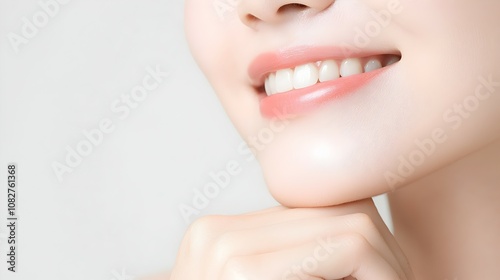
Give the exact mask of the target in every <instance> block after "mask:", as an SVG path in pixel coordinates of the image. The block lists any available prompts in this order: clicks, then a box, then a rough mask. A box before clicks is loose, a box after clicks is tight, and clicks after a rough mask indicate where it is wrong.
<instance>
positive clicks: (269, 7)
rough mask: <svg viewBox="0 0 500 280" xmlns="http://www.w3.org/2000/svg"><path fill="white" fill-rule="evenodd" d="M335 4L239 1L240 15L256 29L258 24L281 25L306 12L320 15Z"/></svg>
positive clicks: (327, 1)
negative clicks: (290, 18) (280, 23)
mask: <svg viewBox="0 0 500 280" xmlns="http://www.w3.org/2000/svg"><path fill="white" fill-rule="evenodd" d="M333 2H335V0H239V3H238V15H239V17H240V20H241V21H242V22H243V23H244V24H245V25H247V26H248V27H250V28H253V29H255V28H256V26H257V25H258V23H261V22H266V23H279V22H280V21H283V20H284V19H285V18H288V17H289V16H291V15H293V14H299V13H301V12H304V11H305V10H309V11H310V12H312V13H319V12H321V11H323V10H325V9H327V8H328V7H330V6H331V5H332V4H333Z"/></svg>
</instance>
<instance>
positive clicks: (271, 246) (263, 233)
mask: <svg viewBox="0 0 500 280" xmlns="http://www.w3.org/2000/svg"><path fill="white" fill-rule="evenodd" d="M345 234H359V235H362V236H363V238H364V239H365V240H367V241H368V242H369V243H370V244H371V246H373V247H374V248H375V249H376V250H377V251H378V252H379V253H380V255H381V256H382V257H383V258H384V259H385V260H386V261H388V262H389V263H390V264H391V265H393V266H394V267H395V268H397V269H398V270H401V271H402V268H401V267H400V265H399V262H398V259H396V257H395V256H394V253H393V251H392V249H391V248H390V247H389V246H388V245H387V243H386V241H385V240H384V238H383V237H382V235H381V234H380V232H379V231H378V229H377V228H376V226H375V225H374V224H373V222H372V221H371V218H370V217H369V216H368V215H366V214H351V215H346V216H339V217H322V218H312V219H304V220H296V221H291V222H288V223H281V224H275V225H270V226H264V227H259V228H254V229H248V230H238V231H232V232H227V233H225V234H223V235H221V236H220V237H219V238H217V239H216V240H215V242H214V245H213V247H212V252H213V253H212V254H211V255H212V258H213V261H214V262H216V263H223V262H224V261H225V260H227V259H229V258H231V257H234V256H244V255H256V254H265V253H269V252H273V251H280V250H284V249H287V248H291V247H294V246H298V245H300V244H304V243H307V242H313V241H318V240H321V238H319V237H322V236H337V235H345ZM323 242H327V241H323ZM216 269H217V267H216V266H213V267H212V269H211V270H212V271H213V273H217V272H216Z"/></svg>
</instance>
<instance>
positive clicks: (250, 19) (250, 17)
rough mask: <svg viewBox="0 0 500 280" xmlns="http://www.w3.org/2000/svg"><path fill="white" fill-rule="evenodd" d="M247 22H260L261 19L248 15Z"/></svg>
mask: <svg viewBox="0 0 500 280" xmlns="http://www.w3.org/2000/svg"><path fill="white" fill-rule="evenodd" d="M245 20H246V22H255V21H258V20H259V18H257V17H256V16H254V15H251V14H247V15H246V16H245Z"/></svg>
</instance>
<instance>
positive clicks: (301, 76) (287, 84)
mask: <svg viewBox="0 0 500 280" xmlns="http://www.w3.org/2000/svg"><path fill="white" fill-rule="evenodd" d="M398 60H399V56H395V55H389V56H385V57H380V56H377V57H371V58H365V59H360V58H347V59H344V60H343V61H341V62H340V63H338V62H337V61H335V60H325V61H320V62H316V63H307V64H304V65H299V66H297V67H295V68H294V69H292V68H287V69H281V70H278V71H276V72H274V73H270V74H269V75H268V76H267V78H266V81H265V84H264V86H265V90H266V93H267V95H271V94H276V93H282V92H287V91H290V90H293V89H301V88H305V87H310V86H312V85H315V84H316V83H318V82H320V83H321V82H327V81H332V80H335V79H338V78H340V77H348V76H352V75H356V74H361V73H363V72H364V73H366V72H370V71H373V70H376V69H379V68H382V67H383V66H388V65H390V64H393V63H395V62H397V61H398ZM363 65H364V66H363Z"/></svg>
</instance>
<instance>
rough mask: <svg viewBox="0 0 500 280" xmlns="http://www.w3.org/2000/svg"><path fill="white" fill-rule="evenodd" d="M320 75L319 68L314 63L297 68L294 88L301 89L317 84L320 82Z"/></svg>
mask: <svg viewBox="0 0 500 280" xmlns="http://www.w3.org/2000/svg"><path fill="white" fill-rule="evenodd" d="M318 75H319V74H318V67H316V65H315V64H314V63H309V64H305V65H301V66H297V67H295V71H294V73H293V88H295V89H300V88H305V87H309V86H312V85H314V84H316V83H317V82H318Z"/></svg>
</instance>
